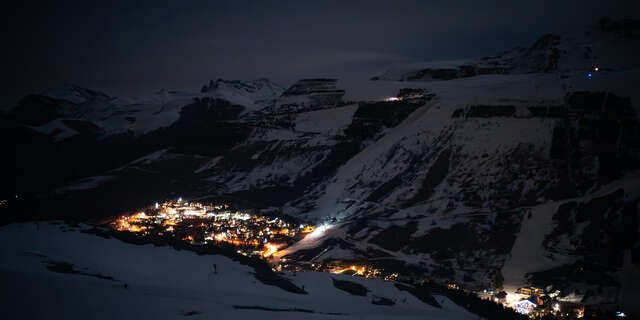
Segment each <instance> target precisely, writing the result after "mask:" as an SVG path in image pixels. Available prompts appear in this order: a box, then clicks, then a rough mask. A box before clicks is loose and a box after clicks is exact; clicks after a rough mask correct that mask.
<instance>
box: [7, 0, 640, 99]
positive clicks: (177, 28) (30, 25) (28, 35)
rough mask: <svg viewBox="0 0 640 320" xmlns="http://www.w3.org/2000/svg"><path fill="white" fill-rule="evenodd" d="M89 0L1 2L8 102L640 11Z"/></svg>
mask: <svg viewBox="0 0 640 320" xmlns="http://www.w3.org/2000/svg"><path fill="white" fill-rule="evenodd" d="M90 2H91V1H51V2H49V3H46V4H43V3H40V4H39V3H35V2H29V1H20V2H19V4H10V5H7V4H2V5H0V6H2V7H1V12H2V13H1V15H2V19H1V20H2V22H0V23H1V24H2V28H1V30H2V31H1V32H2V41H3V42H4V46H3V47H4V48H3V49H2V50H0V51H1V53H0V54H1V55H2V57H1V61H2V77H1V88H2V93H1V100H0V104H1V105H2V106H3V107H7V106H11V105H13V104H14V103H15V102H16V101H17V99H18V98H19V97H21V96H23V95H24V94H26V93H30V92H41V91H43V90H45V89H48V88H55V87H59V86H61V85H64V84H67V83H72V84H77V85H81V86H85V87H89V88H94V89H99V90H102V91H105V92H106V93H108V94H112V95H138V94H140V95H144V94H149V93H152V92H156V91H158V90H159V89H161V88H167V89H177V90H189V91H197V90H199V88H200V87H201V86H202V85H203V84H204V83H205V82H207V81H208V80H209V79H216V78H225V79H243V80H249V79H255V78H259V77H268V78H270V79H272V80H274V81H276V82H278V83H280V84H281V85H283V86H288V85H290V84H291V83H292V82H293V81H295V80H296V79H298V78H303V77H318V76H331V77H355V76H361V77H369V76H372V75H375V74H376V73H379V72H381V71H384V70H385V69H386V68H387V67H389V66H391V65H394V64H399V63H406V62H414V61H429V60H442V59H457V58H471V57H478V56H482V55H489V54H493V53H496V52H497V51H500V50H505V49H509V48H512V47H514V46H518V45H523V46H524V45H529V44H531V43H532V42H533V41H534V40H535V39H536V38H537V37H538V36H539V35H541V34H543V33H549V32H555V33H561V34H562V33H570V32H578V31H583V30H585V28H586V27H587V26H588V25H592V24H594V23H595V22H597V20H598V19H599V18H600V17H602V16H610V17H612V18H637V16H638V12H640V4H639V3H640V1H599V0H582V1H528V2H522V3H516V1H361V2H355V1H354V2H349V3H348V4H346V3H345V2H346V1H313V3H312V2H311V1H201V2H198V1H131V0H129V1H101V2H96V3H97V4H91V3H90ZM558 2H562V3H561V4H558ZM633 15H635V16H633Z"/></svg>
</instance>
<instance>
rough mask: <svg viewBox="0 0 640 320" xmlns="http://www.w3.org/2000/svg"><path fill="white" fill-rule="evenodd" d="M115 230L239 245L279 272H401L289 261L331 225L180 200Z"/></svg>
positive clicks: (129, 218)
mask: <svg viewBox="0 0 640 320" xmlns="http://www.w3.org/2000/svg"><path fill="white" fill-rule="evenodd" d="M112 226H113V228H114V229H116V230H118V231H122V232H132V233H135V234H136V235H138V236H141V237H154V238H170V239H180V240H183V241H187V242H189V243H191V244H192V245H216V244H222V243H225V244H228V245H232V246H234V247H236V251H237V253H239V254H242V255H245V256H253V257H259V258H263V259H266V260H267V261H269V262H270V263H271V264H272V266H273V269H274V270H275V271H292V272H297V271H319V272H330V273H334V274H345V275H354V276H363V277H367V278H380V279H386V280H391V281H393V280H397V279H398V274H397V273H392V274H384V273H383V272H382V270H381V269H377V268H374V267H372V266H369V265H366V264H354V263H353V262H344V261H331V262H327V263H321V262H310V261H296V260H294V259H292V258H287V257H285V255H286V253H287V251H286V250H282V249H285V248H287V247H289V246H291V245H292V244H294V243H296V242H298V241H299V240H302V239H304V238H306V240H310V241H313V240H315V239H319V238H322V237H323V236H324V235H325V232H326V231H327V230H328V229H329V228H331V226H330V225H328V224H321V225H319V226H318V227H317V228H316V227H314V226H312V225H309V224H304V223H303V224H300V223H294V222H291V221H287V219H285V218H281V217H266V216H261V215H254V214H250V213H247V212H241V211H234V210H231V209H230V208H229V206H228V205H224V204H223V205H204V204H202V203H198V202H188V201H183V200H182V198H180V199H178V200H177V201H167V202H164V203H156V204H155V205H154V206H151V207H149V208H147V209H145V210H144V211H140V212H138V213H136V214H132V215H124V216H121V217H119V218H117V219H116V220H114V221H113V222H112Z"/></svg>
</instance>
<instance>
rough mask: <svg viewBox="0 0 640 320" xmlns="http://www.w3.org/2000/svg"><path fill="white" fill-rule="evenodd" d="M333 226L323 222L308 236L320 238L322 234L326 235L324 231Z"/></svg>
mask: <svg viewBox="0 0 640 320" xmlns="http://www.w3.org/2000/svg"><path fill="white" fill-rule="evenodd" d="M331 227H332V226H331V225H329V224H323V225H321V226H319V227H317V228H316V229H315V230H313V232H311V233H309V235H308V236H307V237H309V238H310V239H315V238H320V237H322V236H324V233H325V232H326V231H327V230H329V229H330V228H331Z"/></svg>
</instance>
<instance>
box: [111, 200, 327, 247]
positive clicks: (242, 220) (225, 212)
mask: <svg viewBox="0 0 640 320" xmlns="http://www.w3.org/2000/svg"><path fill="white" fill-rule="evenodd" d="M112 225H113V227H114V228H115V229H117V230H118V231H128V232H134V233H136V234H138V235H140V236H150V237H172V238H175V237H178V238H179V239H181V240H185V241H189V242H190V243H191V244H194V245H204V244H208V243H216V242H217V243H228V244H231V245H234V246H236V247H239V248H241V249H240V250H239V252H241V253H242V254H244V255H261V256H263V257H269V256H271V255H273V254H274V253H275V252H277V251H278V249H279V248H281V247H286V246H288V245H289V244H291V243H293V242H295V241H297V240H298V239H299V238H300V237H302V236H304V235H305V234H308V233H312V232H313V231H314V230H315V228H314V227H313V226H310V225H307V224H294V223H292V222H287V221H285V220H283V219H281V218H278V217H266V216H258V215H253V214H249V213H247V212H240V211H232V210H229V206H228V205H204V204H202V203H198V202H187V201H182V199H178V201H167V202H164V203H162V204H160V203H156V204H155V206H153V207H151V208H147V209H146V210H144V211H141V212H138V213H136V214H133V215H128V216H126V215H125V216H122V217H119V218H118V219H116V220H115V221H114V222H113V223H112ZM249 249H251V250H249Z"/></svg>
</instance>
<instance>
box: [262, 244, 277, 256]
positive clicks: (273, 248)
mask: <svg viewBox="0 0 640 320" xmlns="http://www.w3.org/2000/svg"><path fill="white" fill-rule="evenodd" d="M264 247H265V248H266V250H265V252H264V253H263V254H262V256H263V257H265V258H267V257H269V256H271V255H272V254H274V253H276V252H277V251H278V248H279V246H277V245H275V244H272V243H267V244H265V245H264Z"/></svg>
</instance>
